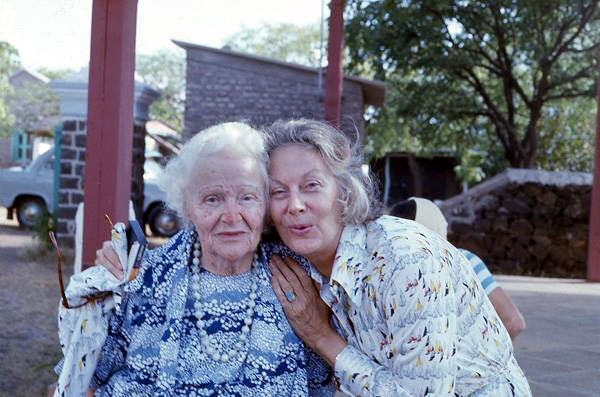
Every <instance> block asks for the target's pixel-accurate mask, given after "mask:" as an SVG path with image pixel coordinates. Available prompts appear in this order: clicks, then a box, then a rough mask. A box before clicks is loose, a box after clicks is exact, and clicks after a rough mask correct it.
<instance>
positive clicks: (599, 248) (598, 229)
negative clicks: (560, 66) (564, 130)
mask: <svg viewBox="0 0 600 397" xmlns="http://www.w3.org/2000/svg"><path fill="white" fill-rule="evenodd" d="M598 76H600V51H599V52H598ZM587 260H588V263H587V279H588V281H600V79H598V82H597V85H596V149H595V156H594V181H593V183H592V204H591V208H590V235H589V238H588V258H587Z"/></svg>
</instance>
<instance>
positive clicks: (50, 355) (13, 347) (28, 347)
mask: <svg viewBox="0 0 600 397" xmlns="http://www.w3.org/2000/svg"><path fill="white" fill-rule="evenodd" d="M35 247H36V242H35V241H34V239H33V237H32V233H31V232H26V231H23V230H19V228H18V226H17V224H16V222H14V221H7V220H6V216H5V212H4V210H3V211H0V274H1V276H0V357H2V359H1V360H0V396H15V397H18V396H45V395H46V390H47V386H48V385H49V384H50V383H52V382H54V380H55V375H54V372H53V371H52V367H53V366H54V364H55V363H56V362H57V361H58V360H59V358H60V357H61V352H60V346H59V344H58V335H57V320H56V315H57V310H58V309H57V308H58V306H57V305H58V301H59V292H58V284H57V277H56V263H55V261H54V257H53V256H52V255H46V256H39V255H37V256H36V255H35V254H34V252H33V251H35ZM69 275H70V272H69V270H68V269H67V274H65V280H67V279H68V276H69Z"/></svg>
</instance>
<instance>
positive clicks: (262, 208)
mask: <svg viewBox="0 0 600 397" xmlns="http://www.w3.org/2000/svg"><path fill="white" fill-rule="evenodd" d="M266 160H267V155H266V151H265V145H264V141H263V135H262V134H261V133H260V132H258V131H256V130H254V129H252V128H250V127H249V126H247V125H245V124H242V123H225V124H221V125H218V126H215V127H212V128H209V129H207V130H205V131H202V132H200V133H198V134H197V135H196V136H194V137H193V138H192V139H191V140H190V141H189V142H188V143H186V144H185V145H184V147H183V148H182V150H181V152H180V153H179V155H178V156H177V157H176V158H175V159H173V160H172V161H171V162H169V164H168V165H167V166H166V169H165V171H164V174H163V175H162V177H161V180H160V183H159V184H160V185H161V187H162V189H163V190H164V191H165V192H166V201H167V204H168V205H169V206H170V207H171V208H173V209H175V210H176V211H177V212H178V213H179V214H180V215H181V216H182V217H183V218H184V219H185V220H187V221H188V223H189V228H187V229H185V230H183V231H182V232H180V233H178V234H177V235H176V236H174V237H173V238H172V239H171V240H170V241H169V242H168V243H167V244H166V245H164V246H162V247H160V248H157V249H154V250H152V251H150V252H149V253H148V254H147V255H146V256H145V258H144V262H143V265H142V267H141V270H140V272H139V274H138V275H137V277H136V278H135V279H134V280H133V281H131V282H130V283H129V284H128V285H127V286H126V294H125V299H124V301H123V303H122V305H121V308H120V310H119V311H117V312H116V313H115V314H114V315H113V317H112V318H111V320H110V325H109V331H108V337H107V340H106V343H105V344H104V347H103V350H102V353H101V355H100V359H99V362H98V364H97V367H96V371H95V374H94V377H93V379H92V387H93V389H95V395H96V396H128V397H129V396H213V395H214V396H261V397H264V396H307V395H332V394H333V385H332V382H331V380H332V377H331V372H330V368H329V367H328V366H327V365H326V364H325V363H324V362H323V361H322V360H321V359H320V358H319V357H318V356H317V355H315V354H314V353H313V352H311V351H310V350H308V349H307V348H306V347H305V344H304V343H303V342H302V341H301V340H300V339H299V338H298V337H297V336H296V335H295V334H294V332H293V331H292V329H291V327H290V325H289V323H288V321H287V320H286V318H285V315H284V312H283V309H282V306H281V304H280V303H279V301H278V300H277V297H276V296H275V294H274V292H273V289H272V287H271V284H270V274H269V272H268V269H267V264H268V261H269V259H270V257H271V255H272V254H273V253H274V252H277V253H279V254H281V255H292V253H291V251H289V250H287V249H286V248H285V247H284V246H282V245H281V244H275V243H271V244H263V245H259V241H260V238H261V234H262V233H263V230H264V219H265V213H266V208H267V195H268V191H267V186H268V184H267V182H268V180H267V171H266ZM111 252H112V253H114V251H111V250H108V249H104V250H101V251H99V259H97V262H98V261H99V262H101V263H102V264H103V265H104V266H106V267H107V268H109V270H111V271H113V272H114V273H118V272H119V269H120V268H121V266H120V265H119V264H118V257H116V255H115V256H111V255H110V254H111ZM104 254H106V255H104ZM296 259H298V260H300V258H299V257H296Z"/></svg>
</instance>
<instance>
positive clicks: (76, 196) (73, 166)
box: [56, 120, 145, 248]
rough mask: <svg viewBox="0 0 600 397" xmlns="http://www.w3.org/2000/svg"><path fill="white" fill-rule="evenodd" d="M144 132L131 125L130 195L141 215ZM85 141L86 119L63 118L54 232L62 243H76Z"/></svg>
mask: <svg viewBox="0 0 600 397" xmlns="http://www.w3.org/2000/svg"><path fill="white" fill-rule="evenodd" d="M144 136H145V128H144V127H143V126H141V125H134V129H133V155H132V170H131V176H132V178H131V179H132V180H131V199H132V201H133V203H134V208H135V211H136V214H137V215H138V218H140V217H141V215H142V209H143V201H144V182H143V175H144V148H145V143H144ZM86 141H87V139H86V122H85V120H67V121H64V122H63V128H62V138H61V142H60V147H61V160H60V193H59V201H58V214H57V221H58V225H57V233H56V235H57V238H58V239H59V241H60V244H61V245H63V246H66V247H71V248H72V247H73V246H74V243H75V214H76V212H77V206H78V205H79V203H81V202H82V201H83V191H84V186H83V179H84V175H85V157H86Z"/></svg>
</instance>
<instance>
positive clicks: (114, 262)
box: [94, 241, 123, 280]
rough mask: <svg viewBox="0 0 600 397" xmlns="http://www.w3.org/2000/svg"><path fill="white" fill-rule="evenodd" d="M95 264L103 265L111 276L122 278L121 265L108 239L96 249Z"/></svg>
mask: <svg viewBox="0 0 600 397" xmlns="http://www.w3.org/2000/svg"><path fill="white" fill-rule="evenodd" d="M94 263H95V264H96V265H100V266H104V267H105V268H106V269H107V270H108V271H109V272H111V273H112V275H113V276H115V277H116V278H118V279H119V280H122V279H123V265H121V262H120V261H119V256H118V255H117V252H116V251H115V250H114V248H113V247H112V243H111V242H110V241H105V242H103V243H102V248H100V249H99V250H97V251H96V260H95V261H94Z"/></svg>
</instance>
